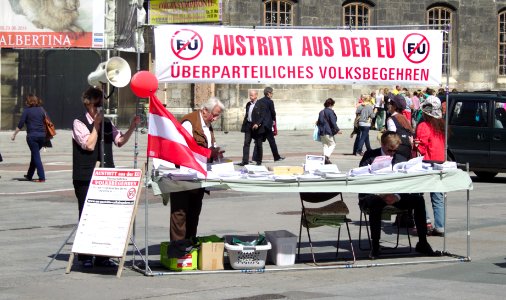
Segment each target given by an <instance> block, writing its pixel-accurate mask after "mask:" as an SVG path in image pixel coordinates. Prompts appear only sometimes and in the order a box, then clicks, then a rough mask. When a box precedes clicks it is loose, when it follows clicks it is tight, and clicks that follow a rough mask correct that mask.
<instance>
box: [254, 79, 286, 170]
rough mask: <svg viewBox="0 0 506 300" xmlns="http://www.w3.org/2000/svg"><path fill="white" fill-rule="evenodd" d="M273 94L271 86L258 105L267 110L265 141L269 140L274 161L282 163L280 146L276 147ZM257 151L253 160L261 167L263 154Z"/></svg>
mask: <svg viewBox="0 0 506 300" xmlns="http://www.w3.org/2000/svg"><path fill="white" fill-rule="evenodd" d="M273 92H274V90H273V89H272V88H271V87H270V86H269V87H266V88H265V89H264V97H263V98H262V99H260V100H258V101H257V103H258V104H260V105H262V106H263V107H264V109H265V111H264V118H263V123H262V126H264V129H265V133H264V141H265V140H267V141H268V142H269V146H270V147H271V151H272V156H273V157H274V161H281V160H284V159H285V158H284V157H283V156H281V155H279V152H278V146H277V145H276V140H275V139H274V136H275V135H277V134H278V132H277V129H276V110H275V109H274V101H272V95H273V94H274V93H273ZM273 127H274V131H273ZM255 150H256V148H255ZM255 150H253V160H254V161H256V162H257V164H258V165H259V164H261V163H262V154H260V153H257V152H256V151H255Z"/></svg>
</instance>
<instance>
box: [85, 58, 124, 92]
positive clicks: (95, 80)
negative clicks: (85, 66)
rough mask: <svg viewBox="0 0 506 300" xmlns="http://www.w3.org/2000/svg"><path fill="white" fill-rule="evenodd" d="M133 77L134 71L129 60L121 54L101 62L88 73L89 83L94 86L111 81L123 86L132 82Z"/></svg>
mask: <svg viewBox="0 0 506 300" xmlns="http://www.w3.org/2000/svg"><path fill="white" fill-rule="evenodd" d="M131 77H132V71H131V70H130V66H129V65H128V62H127V61H126V60H124V59H123V58H121V57H119V56H114V57H111V58H110V59H109V60H108V61H106V62H102V63H100V64H99V65H98V67H97V69H96V70H95V71H93V72H91V73H90V75H88V83H89V84H90V85H92V86H100V84H102V83H109V84H111V85H113V86H115V87H120V88H121V87H124V86H126V85H127V84H128V83H129V82H130V78H131Z"/></svg>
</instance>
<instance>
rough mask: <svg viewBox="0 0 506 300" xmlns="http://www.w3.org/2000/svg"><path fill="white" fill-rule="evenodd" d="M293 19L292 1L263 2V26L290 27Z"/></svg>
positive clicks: (274, 0)
mask: <svg viewBox="0 0 506 300" xmlns="http://www.w3.org/2000/svg"><path fill="white" fill-rule="evenodd" d="M293 17H294V16H293V1H287V0H270V1H264V25H265V26H276V27H280V26H292V25H293Z"/></svg>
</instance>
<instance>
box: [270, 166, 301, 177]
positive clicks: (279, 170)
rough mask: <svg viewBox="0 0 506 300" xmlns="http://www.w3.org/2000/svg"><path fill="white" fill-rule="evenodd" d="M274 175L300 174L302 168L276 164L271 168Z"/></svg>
mask: <svg viewBox="0 0 506 300" xmlns="http://www.w3.org/2000/svg"><path fill="white" fill-rule="evenodd" d="M272 172H273V173H274V175H302V174H304V168H302V167H298V166H276V167H273V168H272Z"/></svg>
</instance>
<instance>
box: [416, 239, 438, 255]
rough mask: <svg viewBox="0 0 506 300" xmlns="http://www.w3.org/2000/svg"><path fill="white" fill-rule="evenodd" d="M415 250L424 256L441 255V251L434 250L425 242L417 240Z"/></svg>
mask: <svg viewBox="0 0 506 300" xmlns="http://www.w3.org/2000/svg"><path fill="white" fill-rule="evenodd" d="M415 251H416V252H418V253H421V254H423V255H425V256H441V255H442V253H441V251H434V250H432V247H431V246H430V245H429V243H427V242H418V243H417V244H416V247H415Z"/></svg>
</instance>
